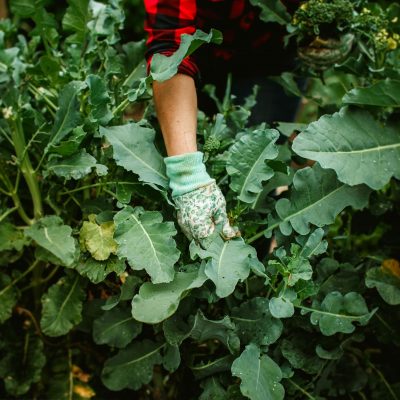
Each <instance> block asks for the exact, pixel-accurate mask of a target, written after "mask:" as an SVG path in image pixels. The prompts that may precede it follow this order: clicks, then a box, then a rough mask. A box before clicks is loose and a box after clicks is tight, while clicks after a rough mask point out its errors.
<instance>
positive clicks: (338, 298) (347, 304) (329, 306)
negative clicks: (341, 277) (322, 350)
mask: <svg viewBox="0 0 400 400" xmlns="http://www.w3.org/2000/svg"><path fill="white" fill-rule="evenodd" d="M313 308H314V310H313V312H312V313H311V317H310V320H311V323H312V324H313V325H319V329H320V330H321V332H322V334H323V335H325V336H331V335H334V334H335V333H337V332H343V333H352V332H353V331H354V330H355V326H354V325H353V323H354V322H358V323H359V324H360V325H366V324H367V323H368V321H369V320H370V318H371V317H372V315H373V314H374V313H375V311H376V310H377V309H374V310H372V311H371V312H369V311H368V307H367V305H366V303H365V300H364V298H363V297H362V296H361V295H360V294H359V293H356V292H350V293H347V294H345V295H344V296H343V295H342V294H341V293H340V292H336V291H334V292H331V293H328V295H327V296H326V297H325V299H324V300H323V301H322V303H321V304H319V303H318V302H317V301H314V302H313Z"/></svg>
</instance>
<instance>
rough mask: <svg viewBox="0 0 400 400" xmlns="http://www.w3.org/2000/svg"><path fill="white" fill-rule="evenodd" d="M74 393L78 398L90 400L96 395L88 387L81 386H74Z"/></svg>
mask: <svg viewBox="0 0 400 400" xmlns="http://www.w3.org/2000/svg"><path fill="white" fill-rule="evenodd" d="M74 393H76V394H77V395H78V396H81V397H83V398H84V399H91V398H92V397H93V396H95V395H96V393H95V392H94V390H93V389H92V388H91V387H90V386H83V385H74Z"/></svg>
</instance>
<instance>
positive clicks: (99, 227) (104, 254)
mask: <svg viewBox="0 0 400 400" xmlns="http://www.w3.org/2000/svg"><path fill="white" fill-rule="evenodd" d="M114 232H115V225H114V222H113V221H108V222H103V223H101V224H97V222H96V216H95V215H94V214H90V215H89V221H84V222H83V224H82V227H81V230H80V232H79V241H80V243H81V246H82V247H84V248H85V249H86V250H87V251H88V252H89V253H90V254H91V256H92V257H93V258H94V259H95V260H98V261H104V260H107V259H108V258H109V257H110V255H111V254H115V253H116V252H117V247H118V245H117V242H116V241H115V240H114Z"/></svg>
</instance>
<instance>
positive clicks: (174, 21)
mask: <svg viewBox="0 0 400 400" xmlns="http://www.w3.org/2000/svg"><path fill="white" fill-rule="evenodd" d="M144 5H145V11H146V19H145V24H144V28H145V31H146V33H147V41H146V45H147V49H146V54H145V56H146V61H147V68H148V71H149V67H150V63H151V59H152V57H153V55H154V54H155V53H161V54H164V55H167V56H170V55H171V54H173V53H174V52H175V51H176V50H177V49H178V47H179V44H180V42H181V35H182V34H183V33H187V34H190V35H192V34H193V33H194V32H195V31H196V14H197V5H196V1H195V0H144ZM178 72H180V73H183V74H186V75H190V76H191V77H193V79H195V81H198V79H199V69H198V67H197V65H196V62H195V61H194V59H193V57H191V56H188V57H186V58H185V59H184V60H183V61H182V63H181V64H180V66H179V68H178Z"/></svg>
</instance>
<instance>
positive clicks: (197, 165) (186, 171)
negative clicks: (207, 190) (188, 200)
mask: <svg viewBox="0 0 400 400" xmlns="http://www.w3.org/2000/svg"><path fill="white" fill-rule="evenodd" d="M164 162H165V165H166V167H167V171H166V172H167V176H168V178H169V187H170V188H171V190H172V197H176V196H181V195H182V194H185V193H188V192H191V191H192V190H195V189H197V188H199V187H201V186H205V185H207V184H209V183H212V182H215V179H213V178H211V177H210V175H209V174H208V172H207V170H206V166H205V165H204V163H203V153H202V152H201V151H196V152H194V153H185V154H179V155H177V156H170V157H165V158H164Z"/></svg>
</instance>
